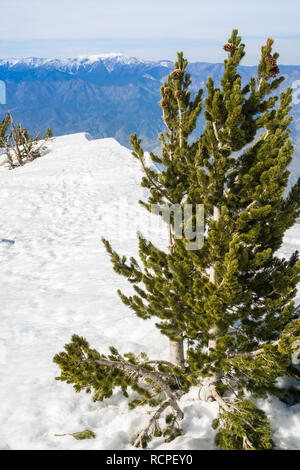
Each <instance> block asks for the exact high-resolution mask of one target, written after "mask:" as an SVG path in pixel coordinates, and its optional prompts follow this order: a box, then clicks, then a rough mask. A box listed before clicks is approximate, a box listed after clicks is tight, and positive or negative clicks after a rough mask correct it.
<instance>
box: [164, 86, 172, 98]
mask: <svg viewBox="0 0 300 470" xmlns="http://www.w3.org/2000/svg"><path fill="white" fill-rule="evenodd" d="M171 93H172V90H171V88H170V87H168V86H166V87H165V88H164V95H167V96H168V95H171Z"/></svg>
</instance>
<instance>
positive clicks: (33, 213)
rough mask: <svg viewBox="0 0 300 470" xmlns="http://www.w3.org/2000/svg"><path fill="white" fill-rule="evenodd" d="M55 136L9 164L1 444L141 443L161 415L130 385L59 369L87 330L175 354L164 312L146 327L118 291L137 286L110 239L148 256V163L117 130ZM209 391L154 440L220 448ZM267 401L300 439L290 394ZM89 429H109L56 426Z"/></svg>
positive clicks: (283, 438)
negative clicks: (93, 387)
mask: <svg viewBox="0 0 300 470" xmlns="http://www.w3.org/2000/svg"><path fill="white" fill-rule="evenodd" d="M47 145H48V151H47V154H46V155H44V156H43V157H42V158H39V159H36V160H34V161H33V162H31V163H28V164H26V165H25V166H24V167H20V168H16V169H14V170H13V171H8V169H7V168H5V167H3V166H0V179H1V185H0V200H1V205H0V256H1V264H0V271H1V290H0V305H1V316H0V365H1V374H0V448H1V449H26V450H28V449H34V450H35V449H68V450H75V449H95V450H96V449H97V450H98V449H127V450H128V449H131V450H132V446H131V442H130V439H131V438H132V436H133V434H134V433H135V432H136V429H137V428H141V427H142V426H143V425H144V424H145V422H147V420H148V419H149V418H148V417H147V415H146V413H145V410H144V409H143V408H142V409H141V408H140V407H138V408H136V409H134V410H131V411H129V410H128V401H127V400H126V399H125V398H124V396H123V395H122V393H121V392H116V394H115V395H114V396H113V397H112V398H111V399H109V400H104V401H103V402H97V403H93V402H92V401H91V396H90V395H87V394H85V393H80V394H76V393H75V391H74V390H73V388H72V387H71V386H70V385H67V384H66V383H62V382H57V381H55V380H54V377H55V376H57V375H58V374H59V371H58V367H57V366H56V365H54V364H53V363H52V358H53V356H54V354H56V353H57V352H58V351H61V350H62V348H63V345H64V344H65V343H66V342H68V341H69V340H70V337H71V335H72V334H73V333H77V334H79V335H82V336H85V337H86V338H87V339H88V340H89V342H90V344H91V346H92V347H95V348H97V349H99V350H101V352H103V353H107V352H108V347H109V346H110V345H112V344H113V345H114V346H116V347H117V348H118V349H119V351H120V352H121V353H123V352H125V351H128V350H130V351H133V352H135V353H139V352H141V351H145V352H146V353H148V354H149V355H150V356H151V357H156V358H160V359H167V357H168V341H167V338H166V337H163V336H162V335H161V334H160V333H159V330H158V329H157V328H156V327H155V325H154V323H155V321H154V319H152V320H147V327H146V329H145V322H144V320H142V319H139V318H138V317H137V316H136V315H134V314H133V313H131V312H130V310H129V309H128V308H127V307H126V306H125V305H124V304H123V303H122V302H121V300H120V299H119V296H118V295H117V293H116V290H117V289H118V288H119V289H121V290H122V291H124V293H129V292H130V286H129V285H128V282H127V280H126V279H124V278H123V277H122V276H119V275H118V274H116V273H115V272H114V271H113V268H112V265H111V263H110V261H109V257H108V255H107V253H106V251H105V249H104V246H103V244H102V243H101V236H105V237H107V238H108V239H109V240H110V241H111V242H112V245H113V247H114V248H115V249H116V250H117V251H118V252H119V253H122V254H123V253H124V254H125V255H133V256H136V255H137V248H138V247H137V239H136V234H135V233H136V230H138V229H139V230H140V231H142V232H143V233H144V234H145V236H147V238H148V229H149V221H150V217H155V216H151V215H150V214H149V213H148V212H147V211H145V210H144V209H143V208H142V207H140V205H139V204H138V200H139V199H143V196H144V194H143V190H142V188H141V187H140V179H141V170H140V167H139V164H138V162H137V161H136V160H135V159H134V158H133V157H132V156H131V154H130V151H129V150H128V149H127V148H125V147H122V146H121V145H120V144H119V143H117V142H116V141H115V140H114V139H101V140H92V139H91V138H90V136H88V135H86V134H76V135H68V136H63V137H58V138H55V139H53V141H50V142H48V143H47ZM155 219H157V217H155ZM299 233H300V225H296V226H295V227H293V228H292V229H290V230H289V232H288V233H287V236H286V237H285V243H284V246H283V248H282V249H281V255H283V256H289V255H290V254H291V253H292V252H293V251H294V250H295V249H299V247H300V237H299ZM149 234H150V235H151V237H150V239H151V240H152V241H153V242H154V243H155V244H157V245H158V246H159V247H161V248H163V247H166V246H167V245H168V233H167V227H166V226H160V227H159V226H158V227H156V226H155V225H151V230H150V231H149ZM299 301H300V297H299V293H298V299H297V303H299ZM128 332H130V334H128ZM197 395H198V389H197V388H196V387H195V388H193V389H192V390H191V391H190V393H189V394H188V395H185V396H184V398H183V399H182V400H181V407H182V408H183V410H184V414H185V419H184V421H183V425H182V426H183V428H184V435H182V436H179V437H178V438H177V439H176V440H175V441H172V442H171V443H169V444H165V443H163V441H162V440H160V439H156V440H155V441H153V444H152V445H153V446H154V448H156V449H184V450H186V451H187V450H190V449H198V450H200V449H214V448H215V445H214V434H215V431H214V430H213V429H212V427H211V422H212V420H213V419H214V418H215V416H216V414H217V402H213V403H205V402H202V401H199V400H197V399H196V398H197ZM259 405H260V406H261V407H262V408H263V409H264V410H265V412H266V413H267V415H268V418H269V419H270V422H271V426H272V429H273V431H274V435H273V436H272V438H273V439H274V441H275V444H276V447H277V448H279V449H290V450H291V449H299V448H300V418H299V407H300V405H299V404H298V405H294V406H290V407H287V406H286V405H285V404H284V403H282V402H281V401H279V399H278V398H272V399H269V400H268V399H265V400H260V403H259ZM86 428H88V429H91V430H93V431H94V432H95V433H96V435H97V438H96V439H91V440H89V439H86V440H83V441H77V440H75V439H74V438H72V437H71V436H64V437H56V436H55V434H64V433H73V432H78V431H82V430H84V429H86Z"/></svg>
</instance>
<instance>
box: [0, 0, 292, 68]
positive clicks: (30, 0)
mask: <svg viewBox="0 0 300 470" xmlns="http://www.w3.org/2000/svg"><path fill="white" fill-rule="evenodd" d="M0 15H1V20H2V21H1V22H2V24H1V28H0V57H1V58H5V57H28V56H39V57H66V56H76V55H83V54H101V53H108V52H121V53H124V54H127V55H133V56H136V57H140V58H145V59H173V58H174V57H175V55H176V51H177V50H179V49H182V50H184V53H185V55H186V56H187V58H188V59H189V60H190V61H196V60H197V61H207V62H220V61H222V60H223V59H224V53H223V51H222V44H224V42H225V41H226V39H227V38H228V36H229V34H230V32H231V30H232V28H238V29H239V32H240V34H241V35H242V36H243V40H244V42H245V43H246V46H247V56H246V58H245V60H244V64H255V63H256V61H257V59H258V56H259V51H260V46H261V45H262V44H263V43H264V41H265V38H266V37H268V36H270V37H273V38H275V40H276V50H278V51H279V52H280V62H281V63H284V64H300V26H299V23H300V22H299V19H300V2H299V0H285V1H284V0H259V1H258V0H251V1H250V0H205V1H204V0H181V1H179V0H151V1H150V0H148V1H145V0H110V1H107V0H106V1H104V0H1V5H0Z"/></svg>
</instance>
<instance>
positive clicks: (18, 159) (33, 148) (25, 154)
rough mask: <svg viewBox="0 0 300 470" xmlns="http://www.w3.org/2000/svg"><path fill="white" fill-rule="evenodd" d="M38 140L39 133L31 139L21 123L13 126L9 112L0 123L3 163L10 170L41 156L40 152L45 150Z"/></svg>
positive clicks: (0, 145)
mask: <svg viewBox="0 0 300 470" xmlns="http://www.w3.org/2000/svg"><path fill="white" fill-rule="evenodd" d="M39 140H40V134H39V133H38V134H37V135H36V137H33V136H32V135H29V132H28V130H27V129H26V128H23V127H22V125H21V123H18V124H17V125H15V123H14V120H13V117H12V115H11V113H10V112H8V113H7V116H6V118H5V119H4V120H3V121H2V122H0V147H4V148H5V154H6V160H5V161H4V162H3V163H8V165H9V169H10V170H12V169H13V168H16V167H17V166H23V165H24V164H25V163H27V162H30V161H32V160H35V159H36V158H39V157H40V156H41V151H42V150H45V149H46V146H45V144H44V143H42V144H39Z"/></svg>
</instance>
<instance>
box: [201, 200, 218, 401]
mask: <svg viewBox="0 0 300 470" xmlns="http://www.w3.org/2000/svg"><path fill="white" fill-rule="evenodd" d="M219 218H220V209H219V208H218V207H217V206H214V214H213V220H215V221H216V222H218V220H219ZM209 280H210V282H212V283H213V284H215V267H214V266H211V268H210V274H209ZM208 333H209V335H212V336H213V337H212V338H210V339H209V340H208V345H207V346H208V349H209V350H211V349H212V350H214V349H215V348H216V345H217V340H216V333H217V327H216V326H215V325H214V326H212V327H211V328H210V330H209V331H208ZM216 381H217V376H216V374H214V375H212V376H210V377H206V379H205V380H204V383H203V386H202V387H201V389H200V394H199V395H200V398H201V400H203V401H211V400H214V397H213V393H212V391H211V386H212V385H214V384H215V382H216Z"/></svg>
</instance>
